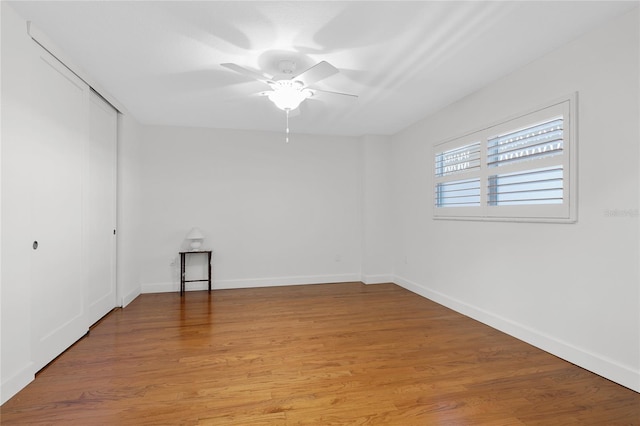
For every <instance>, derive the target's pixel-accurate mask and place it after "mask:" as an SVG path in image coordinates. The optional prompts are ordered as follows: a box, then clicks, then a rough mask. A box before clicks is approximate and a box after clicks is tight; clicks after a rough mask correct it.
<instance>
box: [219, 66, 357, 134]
mask: <svg viewBox="0 0 640 426" xmlns="http://www.w3.org/2000/svg"><path fill="white" fill-rule="evenodd" d="M220 65H221V66H223V67H225V68H228V69H230V70H232V71H235V72H237V73H240V74H242V75H245V76H247V77H250V78H252V79H254V80H258V81H261V82H263V83H265V84H266V85H268V86H269V87H270V88H271V90H267V91H264V92H260V95H262V96H266V97H268V98H269V100H270V101H271V102H273V103H274V104H275V106H277V107H278V108H280V109H281V110H284V111H285V112H286V114H287V128H286V133H287V136H286V141H287V142H289V113H290V112H291V111H293V110H295V109H297V108H298V107H299V106H300V104H301V103H302V102H303V101H304V100H305V99H308V98H310V97H312V96H314V95H315V94H316V92H320V93H327V94H331V95H339V96H350V97H354V98H357V97H358V96H357V95H351V94H348V93H339V92H331V91H327V90H320V89H316V88H313V87H311V85H312V84H314V83H317V82H319V81H320V80H324V79H325V78H327V77H330V76H332V75H334V74H337V73H338V72H340V71H339V70H338V69H337V68H336V67H334V66H333V65H331V64H330V63H328V62H327V61H321V62H319V63H317V64H316V65H314V66H312V67H310V68H308V69H306V70H304V71H302V72H301V73H298V74H296V73H295V70H296V63H295V62H294V61H291V60H282V61H280V62H279V63H278V68H279V70H280V74H277V75H274V76H271V77H270V76H269V75H267V74H265V73H262V72H259V71H256V70H252V69H249V68H245V67H242V66H240V65H237V64H233V63H224V64H220Z"/></svg>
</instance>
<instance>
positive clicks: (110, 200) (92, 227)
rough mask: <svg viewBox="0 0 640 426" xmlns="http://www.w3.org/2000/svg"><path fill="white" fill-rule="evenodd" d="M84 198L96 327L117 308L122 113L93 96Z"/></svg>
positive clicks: (87, 262) (89, 287)
mask: <svg viewBox="0 0 640 426" xmlns="http://www.w3.org/2000/svg"><path fill="white" fill-rule="evenodd" d="M89 112H90V139H89V144H88V149H87V162H86V165H87V166H86V169H85V170H86V173H85V175H86V179H85V187H84V195H83V203H84V219H85V220H84V237H83V238H84V241H85V251H84V256H85V262H84V263H83V264H84V266H85V267H86V277H87V279H86V286H87V297H88V301H87V306H88V310H89V323H90V324H93V323H95V322H96V321H98V320H99V319H100V318H102V317H103V316H104V315H105V314H107V313H108V312H109V311H110V310H111V309H113V308H114V307H115V306H116V300H117V299H116V256H115V255H116V244H115V243H116V236H115V229H116V146H117V137H118V136H117V126H118V113H117V112H116V110H115V109H114V108H113V107H112V106H111V105H109V104H108V103H107V102H105V101H104V100H103V99H102V98H101V97H100V96H98V95H96V94H95V93H93V92H91V102H90V109H89Z"/></svg>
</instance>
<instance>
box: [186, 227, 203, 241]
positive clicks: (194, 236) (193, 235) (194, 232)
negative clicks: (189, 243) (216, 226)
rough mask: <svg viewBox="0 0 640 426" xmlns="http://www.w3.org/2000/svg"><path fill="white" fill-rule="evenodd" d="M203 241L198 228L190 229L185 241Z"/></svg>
mask: <svg viewBox="0 0 640 426" xmlns="http://www.w3.org/2000/svg"><path fill="white" fill-rule="evenodd" d="M202 239H204V234H203V233H202V231H201V230H200V229H199V228H192V229H191V231H189V233H188V234H187V240H202Z"/></svg>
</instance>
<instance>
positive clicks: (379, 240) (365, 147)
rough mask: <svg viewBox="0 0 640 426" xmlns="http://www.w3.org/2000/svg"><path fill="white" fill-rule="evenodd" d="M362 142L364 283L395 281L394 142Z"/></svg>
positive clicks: (372, 139)
mask: <svg viewBox="0 0 640 426" xmlns="http://www.w3.org/2000/svg"><path fill="white" fill-rule="evenodd" d="M360 140H361V143H362V154H361V164H362V206H361V209H362V281H363V282H364V283H365V284H377V283H385V282H391V281H392V280H393V275H392V271H393V256H392V247H391V204H390V203H389V201H390V199H391V167H390V155H391V139H390V137H388V136H374V135H367V136H363V137H362V138H360Z"/></svg>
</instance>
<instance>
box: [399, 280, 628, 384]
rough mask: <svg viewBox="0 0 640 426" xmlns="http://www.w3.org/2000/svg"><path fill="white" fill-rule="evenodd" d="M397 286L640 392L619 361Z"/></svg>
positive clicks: (421, 289)
mask: <svg viewBox="0 0 640 426" xmlns="http://www.w3.org/2000/svg"><path fill="white" fill-rule="evenodd" d="M393 282H394V283H396V284H398V285H399V286H402V287H404V288H406V289H407V290H409V291H412V292H414V293H416V294H419V295H420V296H423V297H425V298H427V299H430V300H433V301H434V302H436V303H439V304H441V305H443V306H446V307H447V308H450V309H453V310H454V311H456V312H459V313H461V314H463V315H466V316H468V317H470V318H473V319H475V320H477V321H480V322H482V323H483V324H486V325H488V326H490V327H493V328H495V329H497V330H500V331H502V332H504V333H506V334H508V335H510V336H513V337H515V338H517V339H520V340H522V341H524V342H527V343H529V344H531V345H533V346H535V347H537V348H539V349H542V350H544V351H546V352H549V353H551V354H553V355H555V356H557V357H560V358H562V359H564V360H566V361H569V362H570V363H572V364H575V365H578V366H580V367H582V368H584V369H586V370H589V371H591V372H593V373H596V374H598V375H600V376H602V377H605V378H607V379H609V380H611V381H613V382H616V383H619V384H621V385H622V386H625V387H627V388H629V389H632V390H634V391H636V392H640V371H635V370H633V369H631V368H629V367H627V366H624V365H622V364H620V363H618V362H616V361H615V360H612V359H609V358H607V357H604V356H601V355H598V354H594V353H592V352H589V351H587V350H585V349H583V348H579V347H576V346H574V345H571V344H570V343H567V342H563V341H561V340H559V339H557V338H555V337H553V336H551V335H549V334H546V333H542V332H540V331H538V330H535V329H532V328H530V327H527V326H525V325H523V324H520V323H517V322H515V321H512V320H510V319H508V318H504V317H501V316H499V315H496V314H494V313H492V312H488V311H486V310H484V309H481V308H478V307H476V306H473V305H470V304H468V303H465V302H462V301H460V300H458V299H455V298H452V297H450V296H447V295H445V294H443V293H441V292H438V291H435V290H433V289H430V288H428V287H427V286H424V285H421V284H418V283H415V282H412V281H410V280H407V279H405V278H402V277H399V276H395V277H394V279H393Z"/></svg>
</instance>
